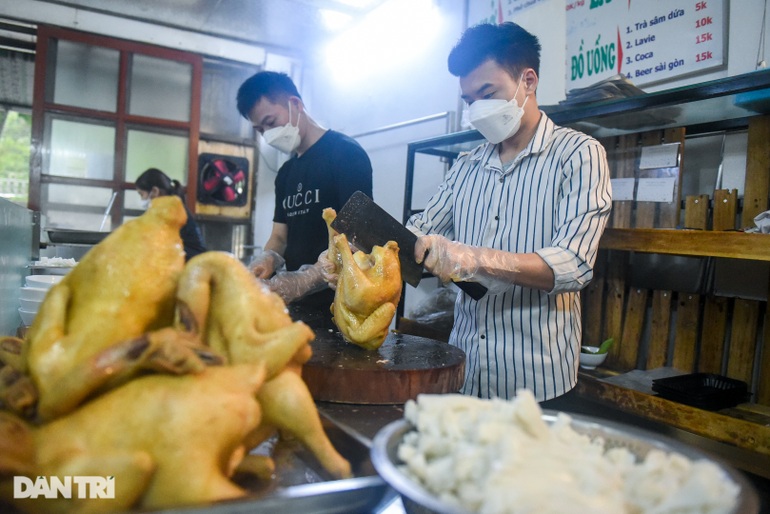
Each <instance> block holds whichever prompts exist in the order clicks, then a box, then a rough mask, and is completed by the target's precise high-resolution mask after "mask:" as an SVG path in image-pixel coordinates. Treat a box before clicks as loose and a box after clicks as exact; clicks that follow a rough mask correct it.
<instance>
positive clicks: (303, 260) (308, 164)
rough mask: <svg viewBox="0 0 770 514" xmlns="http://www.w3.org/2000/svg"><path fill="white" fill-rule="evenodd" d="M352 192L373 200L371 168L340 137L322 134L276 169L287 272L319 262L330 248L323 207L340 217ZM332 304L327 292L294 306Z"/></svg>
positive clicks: (331, 294)
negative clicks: (307, 147) (328, 208)
mask: <svg viewBox="0 0 770 514" xmlns="http://www.w3.org/2000/svg"><path fill="white" fill-rule="evenodd" d="M356 191H362V192H363V193H365V194H367V195H369V196H370V197H371V196H372V164H371V162H370V161H369V156H368V155H366V152H365V151H364V149H363V148H361V145H359V144H358V143H357V142H356V141H355V140H354V139H352V138H350V137H348V136H346V135H344V134H341V133H339V132H335V131H333V130H327V131H326V133H325V134H324V135H323V136H321V138H320V139H319V140H318V141H316V143H315V144H314V145H313V146H311V147H310V148H309V149H308V150H307V151H306V152H305V153H304V154H302V155H301V156H299V157H298V156H296V155H295V156H293V157H292V158H291V159H289V160H288V161H286V163H285V164H284V165H283V166H281V169H280V170H278V176H277V177H276V178H275V214H274V216H273V221H274V222H276V223H285V224H286V226H287V227H288V238H287V241H286V251H285V252H284V259H286V269H287V270H288V271H294V270H296V269H299V267H300V266H302V265H303V264H313V263H315V262H316V261H317V260H318V255H319V254H320V253H321V252H323V251H324V250H326V249H327V248H328V247H329V235H328V231H327V228H326V222H325V221H324V220H323V217H322V215H321V213H322V212H323V210H324V209H325V208H327V207H331V208H333V209H334V210H336V211H338V212H339V210H340V209H341V208H342V206H343V205H345V202H347V201H348V198H350V195H352V194H353V193H355V192H356ZM333 300H334V291H332V290H330V289H327V290H324V291H321V292H320V293H316V294H314V295H310V296H309V297H307V298H304V299H302V300H300V302H298V303H302V304H306V305H308V306H315V307H318V308H320V309H322V310H328V308H329V305H331V303H332V301H333Z"/></svg>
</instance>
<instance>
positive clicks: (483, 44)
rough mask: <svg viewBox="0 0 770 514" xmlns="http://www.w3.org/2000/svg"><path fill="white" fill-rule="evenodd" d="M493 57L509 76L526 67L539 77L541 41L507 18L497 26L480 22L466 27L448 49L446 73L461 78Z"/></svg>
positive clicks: (514, 75) (516, 74)
mask: <svg viewBox="0 0 770 514" xmlns="http://www.w3.org/2000/svg"><path fill="white" fill-rule="evenodd" d="M488 59H492V60H493V61H495V62H496V63H497V64H499V65H500V66H501V67H502V68H504V69H505V70H506V71H507V72H508V73H509V74H510V75H511V76H512V77H514V78H516V79H518V76H519V75H520V74H521V72H523V71H524V70H525V69H526V68H532V69H533V70H535V73H536V74H537V75H538V76H540V42H539V41H538V39H537V36H534V35H533V34H530V33H529V32H527V31H526V30H524V29H523V28H521V27H520V26H519V25H516V24H515V23H513V22H510V21H506V22H505V23H501V24H499V25H493V24H491V23H480V24H478V25H475V26H473V27H471V28H469V29H468V30H466V31H465V32H464V33H463V35H462V36H460V40H459V41H458V42H457V44H456V45H455V46H454V48H452V51H451V52H449V58H448V59H447V65H448V68H449V73H451V74H452V75H454V76H455V77H464V76H466V75H468V74H469V73H470V72H472V71H473V70H475V69H476V68H478V67H479V66H480V65H481V64H482V63H483V62H485V61H487V60H488Z"/></svg>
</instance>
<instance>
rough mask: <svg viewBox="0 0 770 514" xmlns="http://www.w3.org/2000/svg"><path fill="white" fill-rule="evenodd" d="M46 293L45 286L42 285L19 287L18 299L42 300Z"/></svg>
mask: <svg viewBox="0 0 770 514" xmlns="http://www.w3.org/2000/svg"><path fill="white" fill-rule="evenodd" d="M47 293H48V289H47V288H42V287H22V288H21V294H20V295H19V298H20V299H23V300H38V301H41V302H42V301H43V299H44V298H45V295H46V294H47Z"/></svg>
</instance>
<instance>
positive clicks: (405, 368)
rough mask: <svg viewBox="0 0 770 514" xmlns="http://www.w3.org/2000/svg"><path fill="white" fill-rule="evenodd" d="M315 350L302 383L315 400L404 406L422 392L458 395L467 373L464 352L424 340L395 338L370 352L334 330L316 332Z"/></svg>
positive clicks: (448, 345) (413, 337)
mask: <svg viewBox="0 0 770 514" xmlns="http://www.w3.org/2000/svg"><path fill="white" fill-rule="evenodd" d="M311 346H312V348H313V357H312V358H311V359H310V360H309V361H308V362H307V363H305V365H304V366H303V367H302V378H303V379H304V380H305V383H307V386H308V389H310V392H311V393H312V395H313V398H314V399H315V400H316V401H326V402H337V403H360V404H376V405H390V404H402V403H404V402H406V401H407V400H410V399H414V398H416V397H417V395H418V394H420V393H431V394H438V393H456V392H457V391H458V390H459V389H460V387H461V386H462V383H463V377H464V374H465V352H463V351H462V350H460V349H459V348H457V347H456V346H452V345H450V344H447V343H444V342H441V341H435V340H433V339H426V338H424V337H417V336H412V335H406V334H395V333H391V334H388V337H387V338H386V339H385V342H384V343H383V344H382V346H380V348H378V349H377V350H375V351H370V350H365V349H363V348H360V347H358V346H356V345H354V344H351V343H348V342H345V341H344V340H343V339H342V336H341V335H340V333H339V331H337V330H336V327H335V328H334V329H331V328H329V329H316V339H315V340H314V341H313V342H312V343H311Z"/></svg>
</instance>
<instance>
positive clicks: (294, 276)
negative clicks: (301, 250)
mask: <svg viewBox="0 0 770 514" xmlns="http://www.w3.org/2000/svg"><path fill="white" fill-rule="evenodd" d="M267 287H268V288H270V290H271V291H273V292H274V293H276V294H277V295H278V296H280V297H281V298H282V299H283V301H284V302H285V303H286V304H289V303H291V302H296V301H297V300H299V299H301V298H304V297H306V296H308V295H311V294H313V293H317V292H318V291H322V290H324V289H326V287H327V284H326V281H325V280H324V277H323V274H322V271H321V265H320V263H318V262H316V263H315V264H305V265H303V266H301V267H300V268H299V269H298V270H297V271H281V272H278V273H276V275H275V276H274V277H273V278H271V279H270V280H268V281H267Z"/></svg>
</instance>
